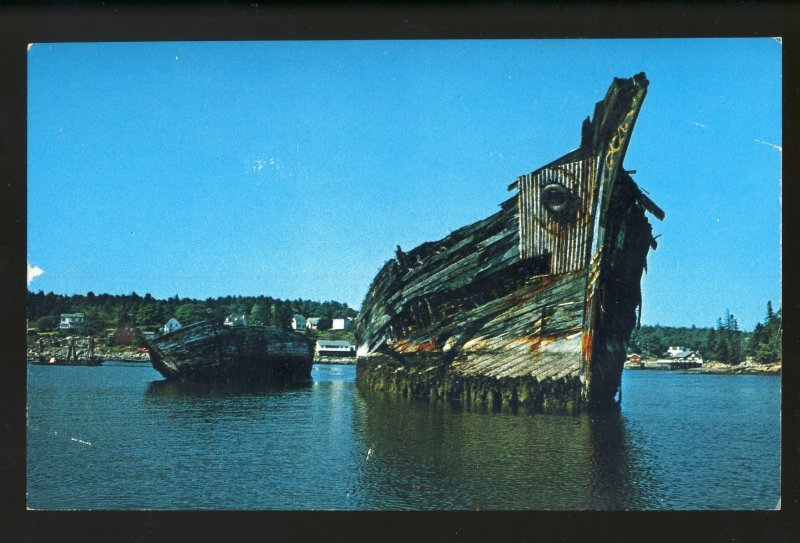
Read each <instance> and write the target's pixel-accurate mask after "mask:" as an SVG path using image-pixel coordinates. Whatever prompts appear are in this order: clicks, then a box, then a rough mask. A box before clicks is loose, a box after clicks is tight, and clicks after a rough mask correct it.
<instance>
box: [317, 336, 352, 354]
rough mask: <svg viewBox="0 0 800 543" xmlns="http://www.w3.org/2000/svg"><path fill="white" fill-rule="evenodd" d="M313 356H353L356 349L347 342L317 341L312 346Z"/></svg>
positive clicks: (333, 340)
mask: <svg viewBox="0 0 800 543" xmlns="http://www.w3.org/2000/svg"><path fill="white" fill-rule="evenodd" d="M314 354H315V356H318V357H319V356H355V355H356V347H355V345H351V344H350V342H349V341H341V340H335V339H319V340H317V344H316V345H315V346H314Z"/></svg>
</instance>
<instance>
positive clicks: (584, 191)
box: [517, 157, 598, 274]
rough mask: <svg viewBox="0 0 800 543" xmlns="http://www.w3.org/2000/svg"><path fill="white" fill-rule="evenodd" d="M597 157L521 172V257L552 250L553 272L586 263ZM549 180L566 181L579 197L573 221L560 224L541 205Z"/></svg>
mask: <svg viewBox="0 0 800 543" xmlns="http://www.w3.org/2000/svg"><path fill="white" fill-rule="evenodd" d="M597 160H598V159H597V157H591V158H587V159H584V160H581V161H576V162H572V163H569V164H564V165H561V166H556V167H551V168H546V169H544V170H540V171H538V172H536V173H534V174H526V175H524V176H520V178H519V182H518V198H519V201H518V206H517V208H518V210H519V236H520V241H519V256H520V258H521V259H526V258H531V257H534V256H539V255H543V254H547V253H549V254H550V255H551V269H550V272H551V273H554V274H562V273H568V272H571V271H576V270H580V269H583V268H585V267H586V263H587V250H588V249H587V248H588V239H589V235H590V232H589V228H590V227H591V225H590V224H589V222H590V221H589V219H588V218H589V216H590V215H591V212H592V207H593V202H592V201H591V200H592V198H593V196H594V185H595V182H596V180H595V176H596V172H597V167H596V164H597ZM549 183H560V184H562V185H564V186H565V187H567V189H569V190H570V191H571V192H572V193H573V194H574V195H575V196H576V197H577V198H578V201H579V206H578V209H577V218H576V220H575V221H574V222H572V223H569V224H560V223H559V222H558V221H556V220H555V219H554V218H553V217H552V216H551V214H550V213H549V212H548V211H547V210H546V209H545V208H544V207H543V206H542V188H543V187H544V186H546V185H547V184H549Z"/></svg>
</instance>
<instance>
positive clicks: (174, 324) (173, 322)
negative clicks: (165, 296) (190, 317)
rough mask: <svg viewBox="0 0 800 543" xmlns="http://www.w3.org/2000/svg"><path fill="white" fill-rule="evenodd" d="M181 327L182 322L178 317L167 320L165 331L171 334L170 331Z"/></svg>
mask: <svg viewBox="0 0 800 543" xmlns="http://www.w3.org/2000/svg"><path fill="white" fill-rule="evenodd" d="M180 329H181V323H179V322H178V319H170V320H168V321H167V324H165V325H164V328H163V330H164V333H165V334H169V333H170V332H174V331H175V330H180Z"/></svg>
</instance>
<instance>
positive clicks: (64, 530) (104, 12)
mask: <svg viewBox="0 0 800 543" xmlns="http://www.w3.org/2000/svg"><path fill="white" fill-rule="evenodd" d="M750 36H752V37H759V36H782V37H783V45H784V59H783V65H784V133H783V147H784V149H785V150H786V151H787V153H788V154H785V155H784V157H787V156H788V157H796V153H795V152H793V151H795V150H796V148H797V141H798V140H797V136H798V123H797V122H796V120H797V115H796V114H797V96H798V94H800V85H799V84H798V77H797V66H798V65H800V55H798V41H799V40H798V38H800V9H798V8H797V7H795V6H794V5H793V4H791V3H787V2H760V3H753V2H736V3H733V2H711V1H707V2H657V3H656V2H636V3H626V2H625V3H622V2H600V3H588V2H545V1H541V0H540V1H539V2H526V3H519V2H492V3H488V2H486V3H480V2H462V3H442V4H433V3H427V2H412V3H406V4H398V3H392V2H371V3H358V4H357V3H353V2H348V3H339V4H329V3H316V4H310V3H305V4H303V3H266V2H261V1H259V0H252V1H251V2H246V3H245V2H243V3H239V2H226V3H224V4H213V3H202V4H193V5H189V4H187V3H183V4H181V3H169V2H136V3H131V2H128V3H122V2H105V3H102V4H101V3H97V4H90V3H85V2H72V3H70V2H66V1H61V2H58V1H49V2H37V3H36V5H35V6H31V5H27V4H25V3H16V4H5V5H3V6H2V7H0V44H1V46H0V67H1V68H0V69H1V70H2V73H3V75H4V77H2V79H0V81H2V84H0V93H2V94H0V193H1V194H2V196H0V221H2V223H0V273H2V276H1V277H0V279H2V284H3V285H4V290H3V292H2V295H0V330H2V331H3V332H4V333H3V337H4V338H6V341H5V342H3V344H2V345H3V347H4V349H3V357H2V364H3V366H4V373H5V375H4V377H3V378H2V379H0V383H2V385H1V386H2V388H1V389H0V398H2V426H0V428H2V441H1V442H0V488H2V493H0V495H1V496H2V498H0V499H1V501H0V541H51V540H53V541H72V540H75V541H95V540H96V541H104V542H114V541H131V542H133V541H161V540H178V541H182V540H189V539H200V540H219V541H228V540H230V541H239V540H277V541H306V540H322V539H334V540H341V539H348V540H359V539H371V540H378V541H382V540H386V539H389V540H403V541H440V540H461V539H467V540H478V541H503V540H508V539H514V540H521V541H529V540H539V539H544V540H559V541H562V540H563V541H584V540H601V541H606V540H608V541H619V540H636V541H650V540H669V541H676V540H681V541H682V540H692V541H693V540H703V541H770V542H772V541H791V540H800V537H799V536H800V531H798V524H797V522H795V521H793V517H794V516H796V514H797V512H798V511H797V509H798V507H797V504H798V499H799V498H800V497H799V496H798V489H800V482H799V480H798V466H797V456H798V454H797V453H798V451H800V447H799V446H798V442H797V433H798V432H797V430H798V424H797V422H798V418H797V386H796V385H797V382H796V381H797V374H798V371H797V368H796V367H794V366H793V363H794V362H795V361H797V360H798V357H797V355H796V353H797V344H798V335H797V333H796V332H795V330H796V327H797V325H796V320H795V314H796V308H797V307H798V302H797V298H796V292H797V291H796V287H795V286H794V282H793V281H792V280H793V279H794V275H793V274H792V273H791V272H790V273H786V272H784V285H783V292H784V295H783V296H784V300H783V303H782V306H783V313H784V329H785V334H784V349H785V352H786V355H785V356H784V358H785V359H786V360H789V362H788V363H787V364H784V375H783V481H782V483H783V497H782V507H783V509H782V510H781V511H776V512H645V513H641V512H634V513H628V512H611V513H601V512H552V513H548V512H530V513H528V512H503V511H499V512H436V513H423V512H379V513H372V512H313V513H301V512H275V513H273V512H265V513H260V512H258V513H251V512H38V511H26V508H25V365H24V364H20V363H19V361H21V360H24V359H25V340H24V330H23V328H22V323H23V322H24V319H25V292H26V288H25V282H24V274H23V272H22V270H23V269H24V264H25V261H26V257H25V252H26V237H25V236H26V221H25V218H26V215H25V202H26V185H25V179H26V177H25V175H26V132H25V130H26V113H25V111H26V110H25V103H26V102H25V100H26V77H27V73H26V44H27V43H29V42H68V41H161V40H166V41H182V40H256V39H287V40H293V39H433V38H437V39H441V38H451V39H452V38H623V37H624V38H639V37H750ZM783 167H784V174H783V180H784V181H783V209H784V210H787V211H788V212H787V213H784V215H783V244H784V251H783V259H784V260H783V264H784V269H785V270H791V271H794V270H796V269H797V266H796V264H797V255H799V254H800V240H798V238H797V237H796V236H793V234H794V233H795V228H794V226H795V225H796V217H797V215H798V213H797V212H795V210H796V209H797V204H798V190H797V183H796V182H794V180H796V179H798V175H797V169H798V165H797V163H796V162H793V161H792V159H791V158H789V159H787V158H784V161H783ZM787 279H788V280H787ZM720 454H724V451H720Z"/></svg>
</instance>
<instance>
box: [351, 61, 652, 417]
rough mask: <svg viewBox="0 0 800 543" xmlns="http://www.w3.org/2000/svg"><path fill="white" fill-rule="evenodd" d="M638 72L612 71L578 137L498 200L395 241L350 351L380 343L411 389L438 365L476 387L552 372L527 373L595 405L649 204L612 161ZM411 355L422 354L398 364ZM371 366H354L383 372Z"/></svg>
mask: <svg viewBox="0 0 800 543" xmlns="http://www.w3.org/2000/svg"><path fill="white" fill-rule="evenodd" d="M647 85H648V82H647V79H646V78H645V77H644V74H638V75H636V76H634V77H633V78H631V79H615V80H614V82H613V83H612V85H611V87H610V88H609V91H608V93H607V94H606V97H605V99H604V100H603V101H602V102H599V103H597V104H596V106H595V111H594V116H593V118H592V119H588V118H587V119H586V121H585V122H584V124H583V127H582V137H581V146H580V147H579V148H578V149H576V150H575V151H572V152H570V153H567V154H566V155H564V156H563V157H561V158H560V159H557V160H555V161H553V162H552V163H550V164H548V165H546V166H544V167H542V168H540V169H538V170H535V171H533V172H532V173H531V174H528V175H525V176H521V177H520V178H518V180H517V181H516V182H515V183H513V184H512V185H511V186H510V187H509V189H515V188H516V189H517V190H518V193H517V195H516V197H514V198H511V199H509V200H507V201H506V202H504V203H503V204H501V209H500V211H499V212H497V213H495V214H494V215H492V216H490V217H488V218H487V219H484V220H482V221H478V222H476V223H474V224H472V225H468V226H466V227H463V228H461V229H459V230H456V231H455V232H453V233H452V234H451V235H449V236H447V237H446V238H444V239H442V240H440V241H437V242H429V243H424V244H423V245H421V246H419V247H417V248H416V249H413V250H411V251H409V252H407V253H406V252H403V251H401V250H400V248H399V247H398V250H397V256H396V258H395V259H392V260H390V261H389V262H388V263H387V264H386V265H385V266H384V267H383V268H382V269H381V271H380V272H379V273H378V275H377V276H376V277H375V279H374V280H373V283H372V285H371V286H370V289H369V291H368V294H367V297H366V299H365V301H364V304H363V305H362V310H361V312H360V313H359V317H358V319H357V321H356V337H357V339H358V341H359V344H360V348H359V353H360V354H361V355H366V354H368V353H374V354H375V355H376V356H378V353H379V352H382V353H384V354H389V355H390V359H391V360H393V361H394V363H400V366H397V367H396V368H395V370H394V373H395V374H397V375H400V374H403V375H405V377H403V378H402V379H400V378H398V379H399V380H395V381H396V384H398V383H405V384H403V385H402V386H403V387H405V388H404V389H403V390H406V391H407V390H420V391H424V390H425V389H426V386H427V385H425V380H426V379H433V381H431V385H430V386H432V387H434V388H435V387H436V386H438V385H436V384H435V383H434V381H436V379H438V377H436V376H437V375H439V374H440V373H441V374H442V375H445V376H447V377H446V381H447V382H449V383H450V385H452V386H456V388H458V387H459V386H460V385H458V383H459V382H460V381H459V379H460V378H461V377H464V378H468V379H467V380H466V381H464V386H465V387H467V389H470V387H472V386H474V387H477V390H483V391H484V392H481V393H480V394H484V393H485V391H486V390H487V389H486V388H485V387H489V389H492V387H494V385H493V384H491V383H492V382H493V380H505V379H523V381H524V382H525V383H528V385H531V383H539V384H540V383H561V384H559V385H555V384H553V386H551V385H547V386H545V387H544V388H537V387H539V385H538V384H536V385H535V386H534V385H531V386H534V388H535V389H536V390H538V391H539V392H537V394H539V393H542V394H545V395H547V394H550V395H552V394H556V395H557V394H561V393H563V394H567V395H568V396H570V397H571V398H573V400H575V396H574V394H575V389H574V387H575V386H578V388H579V389H580V394H579V395H580V398H579V401H583V400H584V399H586V395H587V394H586V392H587V389H588V396H589V397H590V398H589V401H590V402H591V403H594V404H596V405H598V406H603V405H604V406H608V404H609V401H610V400H611V398H612V397H613V395H614V391H615V390H618V389H619V377H620V375H621V365H622V363H623V361H624V349H625V345H626V342H627V340H628V338H629V336H630V332H631V330H632V328H633V325H634V321H635V315H636V313H635V312H636V307H637V306H638V305H639V304H640V303H641V296H640V290H639V281H640V279H641V273H642V270H643V269H644V267H645V258H646V254H647V250H648V248H649V247H651V246H652V247H653V248H655V243H654V240H653V238H652V234H651V229H650V226H649V223H648V222H647V219H646V218H645V216H644V211H645V210H647V211H650V212H652V213H654V214H655V215H656V216H657V217H658V218H663V211H661V210H660V209H658V207H657V206H655V204H653V203H652V201H650V200H649V198H647V197H645V196H644V195H643V194H642V193H641V191H640V190H639V189H638V187H636V185H635V183H633V181H632V179H630V176H629V175H628V174H627V173H626V172H625V171H624V170H623V169H622V159H623V157H624V154H625V151H626V149H627V145H628V141H629V138H630V134H631V131H632V128H633V125H634V123H635V120H636V117H637V116H638V113H639V109H640V107H641V103H642V100H643V98H644V95H645V94H646V89H647ZM381 356H383V355H380V356H378V359H381V358H380V357H381ZM417 357H419V358H417ZM381 360H383V359H381ZM411 360H414V362H413V363H412V362H411ZM425 360H427V362H425ZM418 362H419V364H421V366H420V367H424V366H426V364H429V365H430V367H427V369H424V370H420V371H419V372H417V371H416V370H410V369H409V368H416V367H417V365H418ZM437 365H438V366H437ZM372 366H374V365H372ZM378 366H380V364H378ZM378 366H375V367H374V368H373V369H369V368H370V367H371V364H369V363H365V364H364V365H363V368H364V371H365V372H372V371H375V372H377V373H375V374H374V375H373V376H374V377H375V379H377V381H376V382H378V381H381V382H383V381H385V378H388V377H389V374H385V375H383V377H380V375H382V374H381V372H383V371H384V370H380V369H379V367H378ZM407 370H408V371H407ZM459 376H461V377H459ZM371 379H372V378H371V377H369V376H368V377H367V379H366V380H367V381H370V380H371ZM392 379H394V378H392ZM451 379H455V381H452V382H451V381H448V380H451ZM486 379H488V381H487V380H486ZM523 381H520V383H522V382H523ZM450 385H448V386H450ZM528 385H525V386H528ZM381 386H382V385H381ZM393 386H394V385H393ZM397 386H400V385H399V384H398V385H397ZM504 386H505V385H504ZM508 386H509V387H510V388H508V390H507V391H511V392H510V393H511V394H512V396H513V393H514V392H513V391H514V390H516V388H515V387H516V386H517V385H514V384H510V385H508ZM408 387H410V388H408ZM445 388H446V387H445ZM471 390H473V391H474V390H476V389H474V388H473V389H471ZM492 390H493V389H492ZM532 390H533V389H532ZM558 391H561V392H558ZM454 394H456V395H458V394H461V392H458V391H456V392H454ZM470 394H472V392H467V395H468V396H469V395H470ZM504 394H505V393H504ZM551 399H552V398H551ZM563 399H564V398H559V399H557V401H561V400H563ZM573 400H570V401H573ZM576 401H578V400H576Z"/></svg>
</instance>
